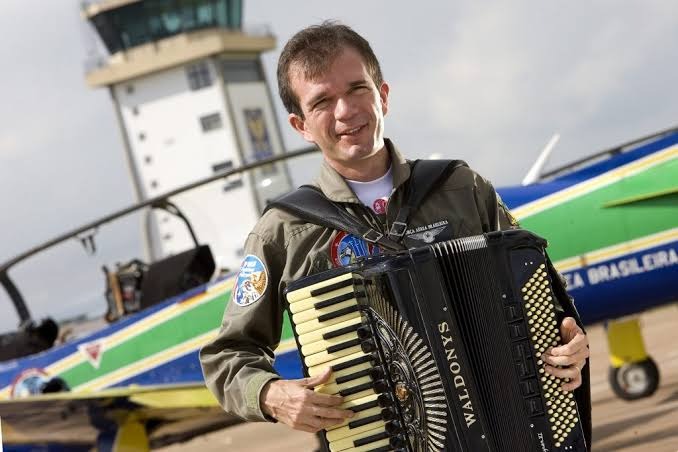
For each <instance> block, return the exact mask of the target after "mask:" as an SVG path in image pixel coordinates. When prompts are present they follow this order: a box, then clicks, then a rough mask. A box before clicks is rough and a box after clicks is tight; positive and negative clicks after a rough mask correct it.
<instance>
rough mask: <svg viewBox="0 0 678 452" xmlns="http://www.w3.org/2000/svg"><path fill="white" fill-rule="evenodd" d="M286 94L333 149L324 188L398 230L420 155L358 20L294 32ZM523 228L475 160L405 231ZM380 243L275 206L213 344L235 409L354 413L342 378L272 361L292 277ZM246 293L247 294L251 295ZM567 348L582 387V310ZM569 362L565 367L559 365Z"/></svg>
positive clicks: (356, 211)
mask: <svg viewBox="0 0 678 452" xmlns="http://www.w3.org/2000/svg"><path fill="white" fill-rule="evenodd" d="M278 84H279V92H280V96H281V98H282V100H283V103H284V105H285V107H286V108H287V110H288V112H289V117H288V118H289V123H290V125H291V126H292V127H293V128H294V129H295V130H296V131H297V132H298V133H299V134H300V135H301V136H302V137H303V138H304V139H305V140H307V141H308V142H311V143H315V144H316V145H317V146H318V147H319V148H320V149H321V151H322V154H323V159H324V162H323V165H322V168H321V171H320V176H319V177H318V179H317V180H316V182H315V184H316V186H317V187H318V188H319V189H320V190H321V191H322V192H323V193H324V194H325V195H326V196H327V197H328V198H329V199H330V200H332V201H334V202H335V203H339V204H341V205H342V206H343V207H344V208H345V209H346V210H347V211H348V212H349V213H351V214H352V215H353V216H355V217H356V218H358V219H359V220H360V221H362V222H364V223H365V224H368V225H370V226H371V227H372V228H374V229H376V230H379V231H382V232H384V231H388V228H389V227H390V226H391V224H392V223H393V221H394V218H395V216H396V214H397V212H398V208H399V206H400V205H401V204H402V202H403V196H404V190H403V187H404V186H405V185H406V183H407V180H408V178H409V177H410V164H409V163H408V162H407V161H406V160H405V159H404V158H403V156H402V155H401V154H400V153H399V152H398V151H397V150H396V149H395V147H394V146H393V144H392V143H391V142H390V141H389V140H387V139H385V138H384V116H385V115H386V113H387V112H388V107H389V104H388V96H389V85H388V84H387V83H386V82H385V81H384V80H383V78H382V74H381V70H380V67H379V62H378V61H377V59H376V57H375V55H374V53H373V52H372V49H371V48H370V46H369V44H368V43H367V41H366V40H364V39H363V38H362V37H361V36H360V35H358V34H357V33H355V32H354V31H353V30H351V29H350V28H349V27H346V26H344V25H339V24H335V23H327V22H326V23H323V24H321V25H318V26H312V27H308V28H306V29H304V30H302V31H300V32H299V33H297V34H296V35H295V36H294V37H292V38H291V39H290V40H289V41H288V43H287V44H286V46H285V48H284V49H283V51H282V54H281V56H280V59H279V62H278ZM510 227H512V217H511V216H510V214H509V213H508V212H507V210H506V209H505V208H504V207H503V205H502V204H501V202H500V201H499V200H498V197H497V195H496V193H495V192H494V189H493V188H492V186H491V185H490V184H489V183H488V182H487V181H486V180H484V179H483V178H481V177H480V176H478V175H477V174H475V173H474V172H473V171H471V170H470V169H468V168H467V167H465V166H463V167H460V168H458V169H457V170H455V171H454V172H453V173H452V174H451V175H450V176H449V177H447V178H446V179H444V180H443V181H442V182H440V183H439V185H437V186H436V188H435V189H434V191H432V192H431V193H430V194H429V195H428V196H427V197H426V198H425V200H424V202H422V204H421V205H420V206H417V209H416V212H413V213H412V214H411V216H410V220H409V223H408V226H407V231H405V236H404V237H403V240H404V244H405V245H406V246H408V247H412V246H421V245H424V244H426V243H430V242H433V241H441V240H448V239H452V238H458V237H464V236H470V235H475V234H481V233H483V232H489V231H492V230H497V229H500V228H504V229H505V228H510ZM378 251H379V250H378V249H377V247H375V246H373V245H372V244H368V243H365V242H364V241H362V240H361V239H360V238H358V237H355V236H352V235H349V234H347V233H346V231H335V230H331V229H327V228H324V227H322V226H318V225H315V224H310V223H307V222H306V221H304V220H302V219H300V218H297V217H295V216H294V215H291V214H289V213H287V212H283V211H281V210H279V209H271V210H269V211H267V212H266V213H265V214H264V215H263V217H262V218H261V219H260V221H259V222H258V223H257V225H256V226H255V227H254V229H253V231H252V232H251V233H250V235H249V237H248V239H247V242H246V245H245V252H246V254H247V257H246V258H245V261H244V263H243V265H242V267H241V271H240V274H239V276H238V281H237V282H236V289H235V291H234V292H235V293H234V296H233V301H232V302H231V303H230V304H229V306H228V308H227V309H226V312H225V314H224V321H223V324H222V328H221V331H220V334H219V336H218V337H217V338H216V339H215V340H214V341H213V342H212V343H211V344H209V345H207V346H205V347H204V348H203V349H202V351H201V361H202V365H203V371H204V374H205V381H206V382H207V385H208V387H209V388H210V389H211V390H212V391H213V392H214V393H215V395H216V396H217V398H218V400H219V401H220V403H221V404H222V406H223V407H224V409H225V410H226V411H229V412H231V413H234V414H236V415H239V416H241V417H243V418H244V419H248V420H254V421H263V420H277V421H280V422H283V423H285V424H288V425H290V426H292V427H293V428H296V429H299V430H304V431H308V432H317V431H318V430H320V429H324V428H328V427H330V426H332V425H335V424H338V423H341V422H343V421H344V420H345V419H346V418H350V417H351V416H352V414H353V413H352V412H351V411H349V410H343V409H340V408H339V405H340V404H341V403H342V399H341V397H339V396H333V395H326V394H316V393H315V392H314V391H313V387H314V386H316V385H319V384H322V383H324V382H326V381H328V379H329V378H330V371H329V369H328V370H327V371H326V372H325V373H324V374H322V375H319V376H316V377H313V378H306V379H302V380H282V379H280V377H279V376H278V375H277V374H276V373H275V372H274V370H273V367H272V361H273V350H274V349H275V347H276V346H277V344H278V342H279V339H280V334H281V324H282V318H283V310H284V298H283V291H284V289H285V287H286V286H287V285H288V284H289V283H290V282H292V281H295V280H297V279H299V278H300V277H302V276H306V275H309V274H311V273H315V272H318V271H321V270H324V269H327V268H330V267H333V266H341V265H344V264H346V263H347V262H349V261H350V260H351V259H353V258H354V257H357V256H360V255H364V254H367V253H376V252H378ZM255 272H264V277H265V281H266V285H265V287H262V289H263V290H261V291H260V292H258V293H257V295H256V296H255V297H252V296H250V297H248V298H247V299H246V300H247V301H241V299H240V298H239V291H241V290H243V289H242V288H241V286H242V287H245V281H249V278H250V276H249V275H250V274H253V273H255ZM243 300H244V299H243ZM561 335H562V338H563V342H564V343H565V344H566V345H562V346H560V347H555V348H553V349H552V350H551V351H550V353H547V355H545V356H544V360H545V361H546V362H547V363H548V364H549V366H548V367H547V371H548V372H549V373H551V374H553V375H556V376H558V377H564V378H565V377H567V378H570V382H569V383H568V384H566V385H565V387H564V388H565V389H566V390H573V389H575V388H576V387H578V386H579V385H580V384H581V381H582V380H581V378H582V377H581V368H582V367H583V366H584V365H585V363H586V358H587V357H588V341H587V338H586V336H585V335H584V333H583V331H582V330H581V329H580V328H579V327H578V326H577V325H576V323H575V321H574V319H572V318H566V319H565V320H564V321H563V322H562V325H561ZM555 365H558V366H561V367H559V368H556V367H553V366H555Z"/></svg>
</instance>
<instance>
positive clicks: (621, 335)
mask: <svg viewBox="0 0 678 452" xmlns="http://www.w3.org/2000/svg"><path fill="white" fill-rule="evenodd" d="M606 329H607V341H608V345H609V348H610V364H611V366H610V371H609V374H608V378H609V381H610V386H612V391H613V392H614V393H615V395H617V397H619V398H622V399H624V400H636V399H642V398H644V397H649V396H651V395H652V394H654V392H655V391H656V390H657V388H658V387H659V369H658V368H657V364H656V363H655V362H654V360H653V359H652V358H650V357H649V356H648V355H647V353H646V351H645V345H644V343H643V336H642V332H641V330H640V323H639V321H638V319H637V318H632V319H625V320H614V321H611V322H609V323H608V324H607V325H606Z"/></svg>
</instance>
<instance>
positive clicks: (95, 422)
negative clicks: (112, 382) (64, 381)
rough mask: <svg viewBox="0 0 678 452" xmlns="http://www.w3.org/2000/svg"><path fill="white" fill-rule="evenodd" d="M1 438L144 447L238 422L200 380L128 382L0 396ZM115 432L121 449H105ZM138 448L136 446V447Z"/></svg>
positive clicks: (11, 441) (13, 441) (15, 441)
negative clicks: (89, 388) (74, 390)
mask: <svg viewBox="0 0 678 452" xmlns="http://www.w3.org/2000/svg"><path fill="white" fill-rule="evenodd" d="M0 419H1V420H2V430H3V436H2V438H3V441H4V443H5V445H8V444H15V445H19V444H41V443H47V444H66V445H70V446H72V447H76V446H78V445H81V446H92V445H94V444H97V445H98V446H99V450H102V449H103V450H106V449H108V450H125V449H124V447H121V446H120V444H122V443H126V444H130V445H131V444H134V446H135V447H137V446H140V447H141V449H139V450H144V449H147V448H149V447H160V446H162V445H166V444H171V443H174V442H177V441H184V440H187V439H189V438H192V437H194V436H197V435H200V434H204V433H207V432H210V431H213V430H217V429H220V428H224V427H226V426H228V425H232V424H235V423H237V422H239V420H238V419H237V418H235V417H232V416H228V415H227V414H226V413H224V411H223V410H222V409H221V407H220V406H219V404H218V403H217V401H216V400H215V399H214V397H213V396H212V395H211V394H210V393H209V392H208V390H207V389H206V388H205V387H204V386H202V385H169V386H168V385H165V386H145V387H139V386H130V387H125V388H113V389H106V390H102V391H97V392H96V393H91V394H87V393H67V392H66V393H63V392H62V393H55V394H43V395H39V396H32V397H27V398H24V399H13V400H3V401H0ZM111 434H112V435H113V436H115V437H117V439H116V441H117V443H118V449H115V448H106V447H104V448H102V447H101V445H102V439H103V440H105V439H106V437H107V435H108V436H111ZM135 450H137V449H135Z"/></svg>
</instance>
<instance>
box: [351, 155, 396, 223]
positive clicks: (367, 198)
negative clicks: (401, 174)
mask: <svg viewBox="0 0 678 452" xmlns="http://www.w3.org/2000/svg"><path fill="white" fill-rule="evenodd" d="M392 169H393V165H391V166H390V167H389V168H388V171H386V174H384V175H383V176H381V177H380V178H378V179H375V180H373V181H369V182H358V181H354V180H349V179H346V182H348V185H349V187H351V190H353V193H355V194H356V196H358V199H359V200H360V202H362V203H363V204H365V205H366V206H367V207H369V208H371V209H372V210H373V211H374V213H376V214H379V215H382V214H384V213H386V203H387V202H388V198H389V196H391V191H393V171H392Z"/></svg>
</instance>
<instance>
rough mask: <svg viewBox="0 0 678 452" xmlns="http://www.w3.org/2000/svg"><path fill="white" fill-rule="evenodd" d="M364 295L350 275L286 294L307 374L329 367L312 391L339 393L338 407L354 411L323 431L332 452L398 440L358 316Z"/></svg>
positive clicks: (373, 448)
mask: <svg viewBox="0 0 678 452" xmlns="http://www.w3.org/2000/svg"><path fill="white" fill-rule="evenodd" d="M363 295H364V294H363V293H362V291H361V287H360V284H359V283H358V282H357V281H354V280H353V275H352V274H351V273H345V274H343V275H340V276H337V277H335V278H331V279H328V280H326V281H322V282H320V283H317V284H313V285H310V286H307V287H304V288H302V289H298V290H296V291H292V292H289V293H288V294H287V301H288V303H289V310H290V313H291V314H292V323H293V325H294V328H295V332H296V335H297V341H298V344H299V346H300V352H301V355H302V357H303V361H304V365H305V367H306V368H307V372H308V375H309V376H315V375H318V374H321V373H323V372H324V371H325V370H326V369H327V368H328V367H330V368H331V369H332V375H331V377H330V378H331V379H330V381H328V382H327V383H325V384H324V385H321V386H318V387H317V388H315V390H316V391H317V392H320V393H324V394H337V395H341V396H342V397H343V399H344V403H343V404H342V405H341V408H342V409H348V410H352V411H354V412H355V413H356V414H355V416H354V417H352V418H351V419H349V420H346V421H345V422H344V423H342V424H339V425H337V426H335V427H332V428H330V429H328V430H327V431H326V434H325V436H326V439H327V441H328V444H329V448H330V450H331V451H332V452H338V451H342V450H351V451H382V450H383V451H387V450H393V448H394V447H398V446H399V442H400V441H402V440H401V438H400V437H399V435H398V434H399V425H398V422H397V421H396V420H394V418H395V415H394V412H393V410H392V409H390V408H389V406H390V405H391V399H390V397H389V395H388V385H387V383H386V382H385V381H384V380H383V374H382V373H381V371H380V369H379V367H378V366H376V365H375V358H374V355H373V353H374V352H375V344H374V342H373V340H372V338H371V332H370V328H369V326H368V325H366V324H364V322H363V318H362V316H361V313H360V308H359V304H358V298H359V297H361V296H363Z"/></svg>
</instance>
